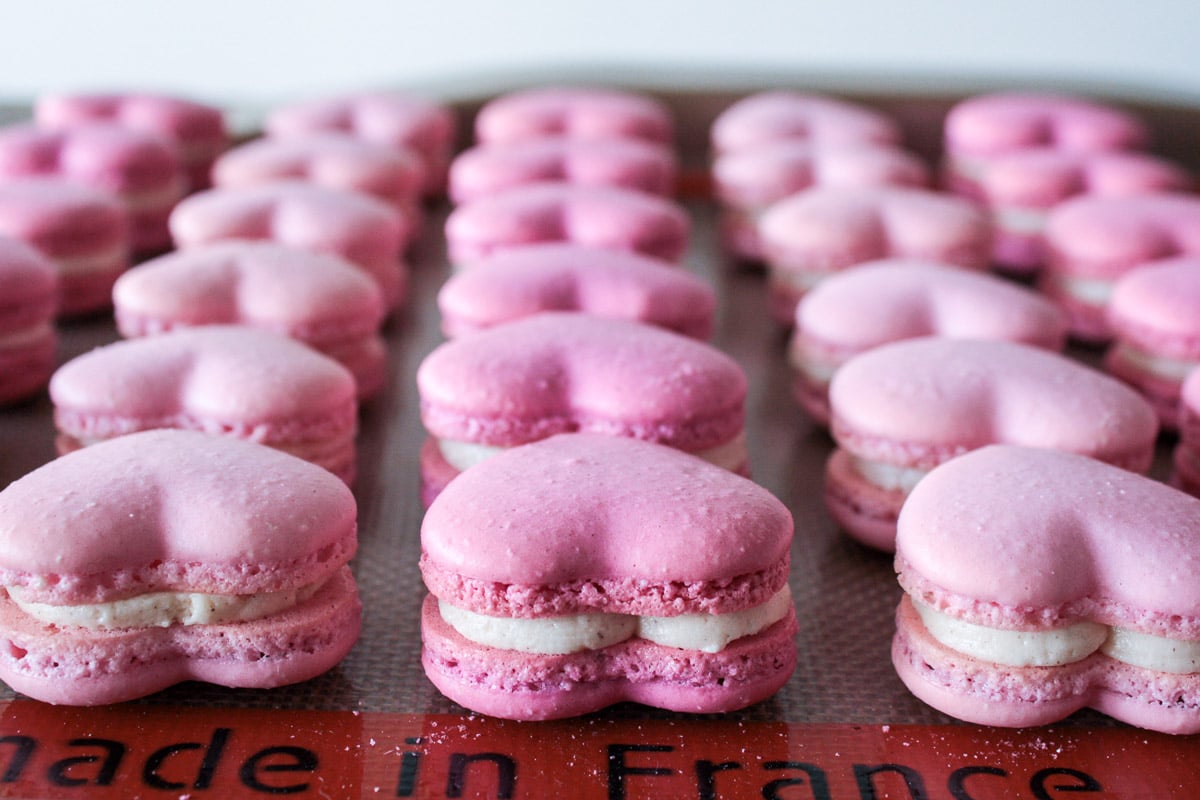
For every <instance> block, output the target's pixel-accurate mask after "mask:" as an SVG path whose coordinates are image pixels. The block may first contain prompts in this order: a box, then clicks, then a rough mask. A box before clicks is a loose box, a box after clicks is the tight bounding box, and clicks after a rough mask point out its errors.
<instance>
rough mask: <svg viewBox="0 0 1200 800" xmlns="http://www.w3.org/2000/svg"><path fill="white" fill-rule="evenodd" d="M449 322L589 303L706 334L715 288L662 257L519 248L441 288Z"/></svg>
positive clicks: (463, 326) (473, 323) (566, 247)
mask: <svg viewBox="0 0 1200 800" xmlns="http://www.w3.org/2000/svg"><path fill="white" fill-rule="evenodd" d="M437 301H438V307H439V309H440V310H441V312H442V327H443V329H448V330H449V331H450V332H452V334H453V335H457V332H466V331H469V330H477V329H481V328H485V327H492V326H494V325H496V324H499V323H502V322H508V321H511V320H515V319H518V318H521V317H526V316H529V315H532V314H535V313H538V312H541V311H576V310H578V311H585V312H587V313H591V314H596V315H597V316H603V317H617V318H623V319H631V320H637V321H641V322H647V323H650V324H655V325H661V326H662V327H665V328H670V329H672V330H677V331H679V332H681V333H686V334H688V335H692V336H695V337H696V338H701V339H706V338H708V336H709V335H710V334H711V333H712V326H713V315H714V314H715V313H716V305H717V301H716V293H715V292H714V291H713V289H712V288H711V287H710V286H709V285H708V284H707V283H705V282H704V281H703V280H702V279H700V278H699V277H697V276H695V275H693V274H692V273H690V272H687V271H686V270H683V269H680V268H679V267H676V266H674V265H670V264H666V263H664V262H662V261H660V260H659V259H656V258H651V257H650V256H644V255H641V254H639V253H632V252H628V251H621V250H607V249H604V248H598V247H586V246H582V245H574V244H557V243H556V244H543V245H530V246H528V247H521V248H515V249H512V250H508V251H504V252H501V253H497V254H496V255H495V256H492V257H491V258H488V259H485V260H484V261H482V262H480V263H479V264H478V265H476V267H475V268H473V269H467V270H461V271H460V272H458V273H457V274H455V275H453V276H451V278H450V279H449V280H448V281H446V283H445V284H443V286H442V288H441V290H440V291H439V292H438V298H437Z"/></svg>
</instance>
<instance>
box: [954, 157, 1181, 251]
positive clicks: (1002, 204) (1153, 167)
mask: <svg viewBox="0 0 1200 800" xmlns="http://www.w3.org/2000/svg"><path fill="white" fill-rule="evenodd" d="M1191 183H1192V178H1191V176H1190V175H1189V174H1188V172H1187V171H1186V170H1185V169H1183V168H1182V167H1181V166H1179V165H1178V164H1175V163H1173V162H1171V161H1168V160H1166V159H1163V158H1159V157H1157V156H1154V155H1151V154H1149V153H1143V152H1136V151H1128V150H1125V151H1122V150H1114V151H1102V152H1098V153H1081V152H1073V151H1066V150H1059V149H1055V148H1052V147H1036V148H1028V149H1024V150H1016V151H1013V152H1011V153H1006V154H1003V155H999V156H996V157H995V158H990V159H987V161H986V163H985V164H984V165H983V166H982V167H981V169H980V172H979V177H978V186H979V199H980V202H981V203H983V205H984V206H986V207H987V209H988V212H989V213H990V214H991V217H992V223H993V227H994V239H993V243H992V260H993V261H994V263H995V264H996V266H997V267H1000V268H1001V269H1004V270H1006V271H1009V272H1013V273H1016V274H1029V273H1032V272H1036V271H1037V270H1038V269H1039V268H1040V267H1041V266H1042V264H1043V262H1044V261H1045V258H1046V248H1045V242H1044V240H1043V231H1044V229H1045V227H1046V217H1047V215H1048V214H1049V213H1050V210H1051V209H1053V208H1054V207H1055V206H1056V205H1058V204H1059V203H1062V202H1063V201H1064V200H1068V199H1070V198H1072V197H1076V196H1079V195H1092V196H1101V197H1117V196H1124V195H1136V194H1146V193H1149V192H1174V191H1185V190H1187V189H1188V188H1190V186H1191Z"/></svg>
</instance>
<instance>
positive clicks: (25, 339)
mask: <svg viewBox="0 0 1200 800" xmlns="http://www.w3.org/2000/svg"><path fill="white" fill-rule="evenodd" d="M58 293H59V286H58V269H57V268H56V267H55V266H54V262H53V261H51V260H50V259H49V258H47V257H46V256H45V255H43V254H42V253H40V252H38V251H37V250H36V249H34V248H33V247H31V246H30V245H28V244H26V243H24V242H22V241H21V240H19V239H13V238H10V237H7V236H0V404H7V403H13V402H16V401H18V400H24V399H26V398H29V397H32V396H33V395H35V394H37V393H38V392H40V391H41V390H42V389H44V388H45V387H46V381H47V380H49V378H50V373H52V372H53V371H54V366H55V363H56V361H55V358H56V355H57V348H58V332H57V331H56V329H55V327H54V316H55V312H56V311H57V308H58Z"/></svg>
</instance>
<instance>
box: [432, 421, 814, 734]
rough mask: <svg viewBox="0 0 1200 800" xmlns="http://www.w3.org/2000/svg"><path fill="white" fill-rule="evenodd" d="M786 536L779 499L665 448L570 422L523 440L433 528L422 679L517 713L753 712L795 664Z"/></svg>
mask: <svg viewBox="0 0 1200 800" xmlns="http://www.w3.org/2000/svg"><path fill="white" fill-rule="evenodd" d="M792 534H793V522H792V516H791V514H790V513H789V512H788V510H787V508H786V507H784V505H783V504H782V503H781V502H779V500H777V499H776V498H775V497H773V496H772V495H771V494H770V492H768V491H767V490H765V489H763V488H762V487H760V486H758V485H756V484H755V483H753V482H752V481H750V480H747V479H746V478H742V477H740V476H737V475H733V474H731V473H729V472H728V471H726V470H722V469H719V468H717V467H714V466H712V465H711V464H705V463H704V462H702V461H700V460H698V459H696V458H693V457H692V456H689V455H687V454H685V453H680V452H678V451H675V450H672V449H670V448H667V447H661V446H659V445H655V444H651V443H648V442H640V441H635V440H632V439H621V438H615V437H607V436H599V435H596V434H586V433H572V434H562V435H559V436H554V437H551V438H549V439H546V440H545V441H541V442H536V443H534V444H530V445H526V446H524V447H519V448H515V449H513V450H511V451H509V452H507V453H504V454H503V455H501V456H497V457H496V458H494V459H492V460H490V461H488V462H487V463H484V464H480V465H479V466H478V467H475V468H473V469H471V470H470V471H468V472H467V473H464V474H463V476H462V477H461V478H460V479H459V480H457V481H455V482H454V483H453V484H451V485H450V486H449V487H447V489H446V491H445V492H444V493H443V494H442V495H441V496H440V497H438V499H437V500H436V501H434V503H433V505H432V506H431V507H430V508H429V510H428V512H427V513H426V515H425V518H424V520H423V522H422V525H421V562H420V566H421V574H422V577H423V578H424V580H425V585H426V586H427V587H428V588H429V591H430V594H429V596H428V597H427V599H426V600H425V603H424V607H423V609H422V613H421V633H422V640H423V647H422V653H421V662H422V665H423V666H424V668H425V674H426V675H427V676H428V677H429V679H430V680H431V681H432V682H433V684H434V685H435V686H437V688H438V689H439V690H440V691H441V692H442V693H443V694H445V695H446V696H447V697H449V698H450V699H451V700H453V701H455V702H457V703H460V704H461V705H463V706H465V707H466V708H468V709H470V710H472V711H477V712H480V713H484V714H488V715H491V716H497V717H503V718H508V719H520V720H536V719H556V718H562V717H571V716H577V715H580V714H585V713H588V712H591V711H596V710H598V709H601V708H604V707H605V706H609V705H612V704H613V703H617V702H621V701H635V702H639V703H644V704H646V705H650V706H655V707H658V708H665V709H670V710H673V711H683V712H703V713H712V712H723V711H733V710H735V709H739V708H744V707H746V706H749V705H751V704H753V703H757V702H759V701H761V700H764V699H766V698H767V697H769V696H771V695H772V694H774V693H775V692H776V691H778V690H779V689H780V688H781V687H782V686H783V685H784V684H785V683H786V682H787V680H788V678H789V677H790V676H791V674H792V672H793V670H794V668H795V664H796V642H795V636H796V631H797V623H796V615H795V609H794V607H793V603H792V600H791V595H790V592H789V589H788V568H789V562H790V546H791V542H792ZM564 629H571V630H570V633H569V634H567V635H566V636H562V635H561V632H564ZM697 629H701V630H703V631H704V632H703V633H700V631H699V630H697Z"/></svg>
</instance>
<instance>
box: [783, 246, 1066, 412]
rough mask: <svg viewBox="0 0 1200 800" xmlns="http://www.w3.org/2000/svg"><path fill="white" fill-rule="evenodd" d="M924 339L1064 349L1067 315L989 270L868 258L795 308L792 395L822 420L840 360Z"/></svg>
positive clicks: (790, 357) (805, 408) (805, 298)
mask: <svg viewBox="0 0 1200 800" xmlns="http://www.w3.org/2000/svg"><path fill="white" fill-rule="evenodd" d="M923 336H943V337H947V338H952V339H1000V340H1004V341H1010V342H1022V343H1024V344H1029V345H1033V346H1035V347H1043V348H1046V349H1048V350H1062V349H1063V346H1064V345H1065V344H1066V336H1067V319H1066V316H1065V315H1064V314H1063V313H1062V312H1061V311H1060V310H1059V308H1058V307H1057V306H1056V305H1054V303H1051V302H1050V301H1049V300H1047V299H1046V298H1044V297H1042V296H1041V295H1040V294H1038V293H1036V292H1034V291H1032V290H1030V289H1026V288H1025V287H1023V286H1019V285H1017V284H1015V283H1012V282H1010V281H1007V280H1004V279H1002V278H999V277H996V276H993V275H989V274H986V273H980V272H972V271H969V270H963V269H958V268H955V267H951V266H948V265H946V264H939V263H937V262H933V261H919V260H915V259H905V258H894V259H883V260H880V261H870V262H867V263H865V264H861V265H859V266H857V267H855V268H854V269H851V270H846V271H844V272H841V273H839V274H837V275H834V276H833V277H832V278H829V279H828V280H826V281H823V282H822V283H821V284H820V285H818V286H817V287H816V288H815V289H813V290H812V291H811V292H809V293H808V294H806V295H805V296H804V297H803V299H801V300H800V304H799V305H798V306H797V307H796V325H795V327H794V328H793V330H792V336H791V341H790V343H789V350H788V361H789V362H790V364H791V366H792V369H793V370H794V374H795V383H794V394H795V396H796V399H797V400H798V401H799V403H800V405H801V406H802V407H803V408H804V410H805V411H807V412H808V415H809V416H810V417H811V418H812V419H813V420H814V421H816V422H818V423H820V424H822V425H827V424H829V383H830V381H832V380H833V376H834V375H835V374H837V370H838V368H839V367H840V366H841V365H842V364H844V363H846V362H847V361H849V360H850V359H851V358H853V357H854V356H856V355H859V354H860V353H864V352H866V351H868V350H872V349H874V348H876V347H879V346H881V345H885V344H888V343H890V342H897V341H901V340H904V339H916V338H920V337H923Z"/></svg>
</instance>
